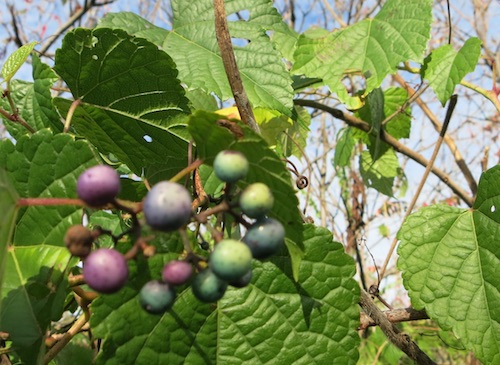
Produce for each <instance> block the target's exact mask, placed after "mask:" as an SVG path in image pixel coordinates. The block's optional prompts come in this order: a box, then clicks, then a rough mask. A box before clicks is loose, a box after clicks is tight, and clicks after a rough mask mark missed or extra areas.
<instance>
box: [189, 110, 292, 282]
mask: <svg viewBox="0 0 500 365" xmlns="http://www.w3.org/2000/svg"><path fill="white" fill-rule="evenodd" d="M219 118H220V116H219V115H217V114H209V113H205V112H201V111H199V112H196V113H194V114H193V116H192V117H191V120H190V122H189V131H190V133H191V135H192V136H193V139H194V140H195V142H196V148H197V151H198V154H199V156H200V158H202V159H204V161H205V162H206V163H207V164H211V163H212V162H213V159H214V157H215V156H216V155H217V153H218V152H219V151H221V150H223V149H233V150H238V151H241V152H242V153H243V154H244V155H245V156H246V158H247V159H248V161H249V163H250V169H249V172H248V175H247V176H246V178H245V180H243V181H240V182H239V183H238V185H239V186H240V187H242V188H244V187H245V186H247V185H248V184H250V183H253V182H257V181H260V182H263V183H265V184H266V185H267V186H269V188H270V189H271V191H272V192H273V195H274V199H275V202H274V207H273V209H272V211H271V213H270V216H272V217H274V218H276V219H278V220H280V221H281V223H282V224H283V226H284V227H285V230H286V237H287V238H288V240H287V242H288V244H289V245H293V246H295V248H299V250H298V251H297V250H293V251H292V252H291V254H292V263H293V267H294V275H295V277H297V276H298V267H299V264H300V249H301V248H302V247H301V246H302V245H301V242H302V224H301V223H300V222H301V221H302V218H301V215H300V212H299V209H298V200H297V197H296V195H295V191H294V188H293V187H292V185H291V176H290V173H289V172H288V170H287V169H286V167H285V164H284V163H283V161H281V160H280V158H279V157H278V156H277V155H276V154H275V153H274V152H273V151H272V150H270V149H269V147H268V145H267V144H266V142H265V141H264V140H263V139H262V137H260V136H259V135H257V134H255V133H254V132H253V131H251V130H250V129H249V128H247V127H245V126H243V125H242V124H235V125H236V126H237V128H240V129H241V131H242V133H244V136H243V137H242V138H237V137H235V136H234V135H233V134H231V132H229V131H228V130H227V129H225V128H223V127H220V126H218V125H217V124H216V121H217V119H219Z"/></svg>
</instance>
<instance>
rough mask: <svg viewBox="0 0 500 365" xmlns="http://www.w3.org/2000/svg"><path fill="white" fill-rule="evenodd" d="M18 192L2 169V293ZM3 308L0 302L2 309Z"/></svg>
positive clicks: (0, 209) (0, 249) (0, 176)
mask: <svg viewBox="0 0 500 365" xmlns="http://www.w3.org/2000/svg"><path fill="white" fill-rule="evenodd" d="M17 198H18V197H17V192H16V190H15V189H14V187H13V186H12V184H11V182H10V180H9V178H8V176H7V173H6V172H5V170H3V169H0V211H1V212H2V214H1V215H0V293H1V292H2V285H3V277H4V273H5V263H6V260H7V248H8V247H9V244H10V241H11V237H12V232H13V231H14V226H15V222H16V214H17V206H16V203H17ZM1 309H2V306H1V303H0V310H1Z"/></svg>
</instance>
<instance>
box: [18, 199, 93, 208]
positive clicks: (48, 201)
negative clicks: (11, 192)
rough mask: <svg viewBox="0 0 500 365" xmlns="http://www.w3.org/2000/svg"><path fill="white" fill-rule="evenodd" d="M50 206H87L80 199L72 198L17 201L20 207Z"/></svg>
mask: <svg viewBox="0 0 500 365" xmlns="http://www.w3.org/2000/svg"><path fill="white" fill-rule="evenodd" d="M38 205H41V206H50V205H79V206H82V207H83V206H85V205H86V204H85V203H84V202H83V201H82V200H80V199H71V198H19V199H18V200H17V206H18V207H29V206H38Z"/></svg>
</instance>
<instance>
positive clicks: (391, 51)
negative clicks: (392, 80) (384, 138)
mask: <svg viewBox="0 0 500 365" xmlns="http://www.w3.org/2000/svg"><path fill="white" fill-rule="evenodd" d="M431 23H432V1H431V0H415V1H401V0H388V1H387V2H386V3H385V4H384V6H383V7H382V10H380V12H379V13H378V14H377V15H376V16H375V18H373V19H365V20H362V21H360V22H358V23H356V24H353V25H351V26H349V27H347V28H346V29H343V30H337V31H334V32H332V33H326V32H318V31H315V32H313V33H306V34H304V35H301V36H300V38H299V41H298V46H297V50H296V52H295V64H294V67H293V72H294V73H295V74H303V75H306V76H307V77H319V78H322V79H323V80H324V82H325V83H326V85H328V86H329V87H330V89H331V90H332V91H333V92H336V93H337V94H338V96H339V97H340V99H341V100H342V101H343V102H344V103H346V104H348V105H350V106H351V107H357V106H359V102H360V101H359V100H358V99H357V98H354V97H352V96H350V95H348V93H347V91H346V89H345V87H344V85H343V84H342V78H343V77H344V76H345V75H346V74H353V73H355V74H358V75H360V76H362V77H364V78H366V89H365V90H364V92H363V95H367V94H368V93H369V92H371V91H372V90H373V89H375V88H377V87H379V86H380V84H381V83H382V81H383V80H384V78H385V77H386V76H387V75H388V74H390V73H394V72H396V69H397V66H398V65H399V64H400V63H401V62H404V61H409V60H412V61H416V62H422V61H423V56H424V51H425V49H426V47H427V42H428V40H429V38H430V27H431Z"/></svg>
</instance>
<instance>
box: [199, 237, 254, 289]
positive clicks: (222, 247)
mask: <svg viewBox="0 0 500 365" xmlns="http://www.w3.org/2000/svg"><path fill="white" fill-rule="evenodd" d="M209 265H210V268H211V269H212V271H213V272H214V273H215V274H216V275H217V276H218V277H220V278H221V279H222V280H226V281H234V280H238V279H239V278H241V277H242V276H243V275H245V274H246V273H247V272H248V270H250V269H251V268H252V252H251V251H250V249H249V248H248V246H247V245H246V244H244V243H243V242H241V241H236V240H233V239H224V240H222V241H220V242H219V243H217V244H216V245H215V248H214V251H213V252H212V254H211V255H210V258H209Z"/></svg>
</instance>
